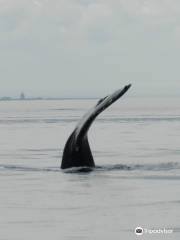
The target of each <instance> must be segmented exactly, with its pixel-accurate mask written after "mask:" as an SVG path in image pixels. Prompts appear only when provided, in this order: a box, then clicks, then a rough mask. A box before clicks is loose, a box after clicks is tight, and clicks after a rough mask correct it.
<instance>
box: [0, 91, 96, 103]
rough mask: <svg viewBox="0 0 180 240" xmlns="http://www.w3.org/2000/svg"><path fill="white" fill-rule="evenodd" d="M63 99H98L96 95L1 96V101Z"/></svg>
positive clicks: (22, 94)
mask: <svg viewBox="0 0 180 240" xmlns="http://www.w3.org/2000/svg"><path fill="white" fill-rule="evenodd" d="M62 99H97V98H94V97H92V98H91V97H89V98H83V97H82V98H81V97H79V98H74V97H26V96H25V94H24V93H21V94H20V96H19V97H8V96H4V97H0V101H31V100H32V101H33V100H62Z"/></svg>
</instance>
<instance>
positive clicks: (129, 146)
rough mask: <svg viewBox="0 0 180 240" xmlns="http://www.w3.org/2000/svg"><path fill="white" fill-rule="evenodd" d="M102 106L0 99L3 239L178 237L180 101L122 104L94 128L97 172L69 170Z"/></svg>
mask: <svg viewBox="0 0 180 240" xmlns="http://www.w3.org/2000/svg"><path fill="white" fill-rule="evenodd" d="M96 101H97V100H95V99H90V100H88V99H80V100H77V99H69V100H41V101H28V100H27V101H1V102H0V114H1V115H0V133H1V138H0V240H11V239H12V240H32V239H43V240H46V239H47V240H49V239H52V240H74V239H78V240H79V239H85V240H86V239H87V240H96V239H98V240H100V239H108V240H109V239H112V240H119V239H125V240H126V239H127V240H128V239H137V238H138V239H177V240H178V239H180V108H179V106H180V99H179V98H165V99H163V98H149V99H148V98H129V97H126V96H125V97H123V98H122V99H120V100H119V101H118V102H116V103H114V104H113V105H112V106H111V107H110V108H108V109H106V111H104V112H103V113H102V114H101V115H100V116H99V117H98V118H97V119H96V121H95V122H94V123H93V125H92V127H91V128H90V130H89V142H90V145H91V149H92V153H93V156H94V160H95V163H96V165H97V168H96V169H95V170H94V171H92V172H89V173H87V172H77V171H69V172H68V173H67V172H64V171H62V170H60V164H61V157H62V153H63V147H64V145H65V143H66V140H67V138H68V136H69V135H70V134H71V132H72V131H73V129H74V127H75V126H76V124H77V122H78V120H79V119H80V118H81V117H82V115H83V114H84V113H85V112H86V111H87V110H88V109H89V108H90V107H92V106H93V105H95V103H96ZM136 227H141V228H142V229H143V231H144V233H143V235H142V236H138V235H136V234H135V228H136ZM165 230H166V231H169V232H165ZM163 231H164V232H163Z"/></svg>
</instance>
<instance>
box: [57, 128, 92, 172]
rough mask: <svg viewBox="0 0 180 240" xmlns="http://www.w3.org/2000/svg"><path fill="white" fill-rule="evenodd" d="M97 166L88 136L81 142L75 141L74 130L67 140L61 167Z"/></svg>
mask: <svg viewBox="0 0 180 240" xmlns="http://www.w3.org/2000/svg"><path fill="white" fill-rule="evenodd" d="M84 166H85V167H95V163H94V159H93V156H92V153H91V149H90V146H89V142H88V138H87V136H85V137H84V138H83V139H82V141H81V142H80V143H77V142H75V141H74V132H73V133H72V134H71V135H70V137H69V138H68V141H67V142H66V145H65V148H64V152H63V157H62V162H61V168H62V169H66V168H71V167H84Z"/></svg>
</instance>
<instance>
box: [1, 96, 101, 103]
mask: <svg viewBox="0 0 180 240" xmlns="http://www.w3.org/2000/svg"><path fill="white" fill-rule="evenodd" d="M73 99H77V100H83V99H87V100H88V99H90V100H91V99H92V100H93V99H95V100H96V99H99V98H95V97H93V98H90V97H88V98H83V97H82V98H81V97H79V98H76V97H72V98H25V99H19V98H0V102H12V101H20V102H24V101H37V100H38V101H43V100H73Z"/></svg>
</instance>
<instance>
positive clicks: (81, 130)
mask: <svg viewBox="0 0 180 240" xmlns="http://www.w3.org/2000/svg"><path fill="white" fill-rule="evenodd" d="M130 87H131V84H129V85H127V86H125V87H124V88H123V89H120V90H117V91H115V92H114V93H113V94H111V95H108V96H106V97H105V98H102V99H100V100H99V101H98V103H97V104H96V106H95V107H93V108H92V109H90V110H89V111H88V112H87V113H86V114H85V115H84V116H83V117H82V119H81V120H80V121H79V123H78V125H77V127H76V129H75V138H76V141H77V142H78V141H79V140H80V139H82V137H83V136H85V135H86V134H87V132H88V130H89V127H90V126H91V124H92V123H93V121H94V120H95V118H96V117H97V116H98V115H99V114H100V113H101V112H103V111H104V110H105V109H106V108H108V107H109V106H110V105H111V104H113V103H114V102H115V101H117V100H118V99H119V98H120V97H122V96H123V95H124V94H125V93H126V92H127V91H128V89H129V88H130Z"/></svg>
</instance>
